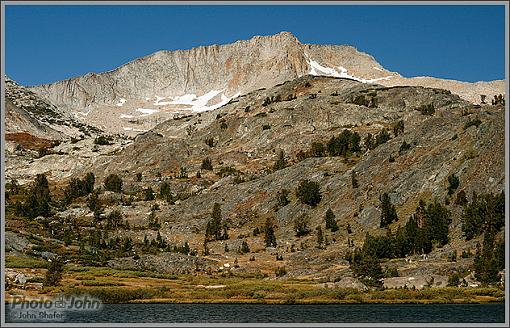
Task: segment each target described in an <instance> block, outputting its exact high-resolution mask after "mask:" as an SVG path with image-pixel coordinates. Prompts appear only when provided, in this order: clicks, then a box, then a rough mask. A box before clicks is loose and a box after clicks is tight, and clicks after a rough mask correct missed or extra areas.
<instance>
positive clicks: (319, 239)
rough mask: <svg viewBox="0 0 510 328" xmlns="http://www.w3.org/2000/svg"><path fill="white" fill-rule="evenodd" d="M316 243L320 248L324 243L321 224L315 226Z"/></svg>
mask: <svg viewBox="0 0 510 328" xmlns="http://www.w3.org/2000/svg"><path fill="white" fill-rule="evenodd" d="M317 245H318V246H319V248H322V247H323V245H324V234H323V232H322V228H321V226H318V227H317Z"/></svg>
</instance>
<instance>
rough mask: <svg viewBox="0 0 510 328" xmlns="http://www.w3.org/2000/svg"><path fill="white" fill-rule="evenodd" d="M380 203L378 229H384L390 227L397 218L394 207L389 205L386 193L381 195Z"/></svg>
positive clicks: (388, 197) (389, 201)
mask: <svg viewBox="0 0 510 328" xmlns="http://www.w3.org/2000/svg"><path fill="white" fill-rule="evenodd" d="M380 201H381V208H382V213H381V224H380V227H381V228H384V227H387V226H388V225H390V224H391V223H392V222H393V221H397V220H398V217H397V211H396V210H395V206H394V205H393V204H392V203H391V199H390V196H389V195H388V193H384V194H382V196H381V198H380Z"/></svg>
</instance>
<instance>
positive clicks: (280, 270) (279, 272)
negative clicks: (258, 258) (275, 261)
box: [274, 266, 287, 277]
mask: <svg viewBox="0 0 510 328" xmlns="http://www.w3.org/2000/svg"><path fill="white" fill-rule="evenodd" d="M274 273H275V275H276V277H283V276H285V275H286V274H287V270H286V269H285V266H282V267H278V268H276V269H275V271H274Z"/></svg>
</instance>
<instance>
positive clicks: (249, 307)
mask: <svg viewBox="0 0 510 328" xmlns="http://www.w3.org/2000/svg"><path fill="white" fill-rule="evenodd" d="M6 310H7V311H6V321H7V322H40V321H38V320H32V321H31V320H12V319H9V318H10V316H11V315H13V313H10V312H11V311H10V309H9V307H8V306H6ZM51 321H54V322H58V320H48V321H44V322H51ZM64 322H134V323H136V322H137V323H143V322H147V323H151V322H154V323H156V322H160V323H172V322H175V323H214V322H216V323H219V322H229V323H250V322H254V323H264V322H266V323H292V322H294V323H297V322H304V323H326V322H332V323H334V322H336V323H341V322H346V323H353V322H360V323H371V322H372V323H384V322H387V323H392V322H393V323H397V322H398V323H420V322H436V323H455V322H458V323H483V322H493V323H497V322H505V305H504V304H499V303H498V304H426V305H423V304H405V305H401V304H335V305H333V304H331V305H329V304H328V305H268V304H104V305H103V306H102V308H101V310H98V311H88V312H66V313H65V320H64Z"/></svg>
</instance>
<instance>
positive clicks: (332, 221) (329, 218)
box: [325, 208, 338, 232]
mask: <svg viewBox="0 0 510 328" xmlns="http://www.w3.org/2000/svg"><path fill="white" fill-rule="evenodd" d="M325 220H326V229H330V230H331V231H332V232H335V231H337V230H338V225H337V223H336V217H335V214H334V213H333V211H332V210H331V209H330V208H329V209H328V210H327V211H326V216H325Z"/></svg>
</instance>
